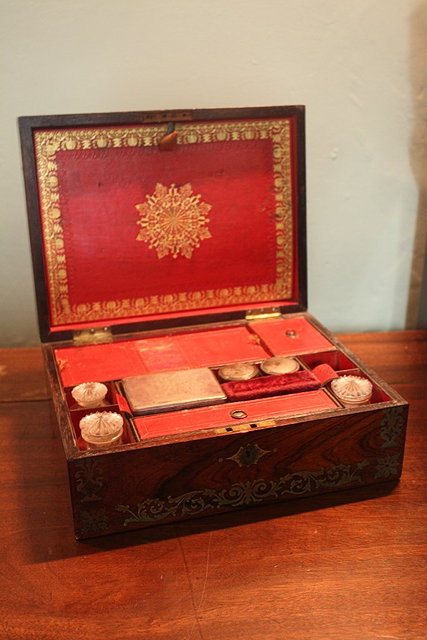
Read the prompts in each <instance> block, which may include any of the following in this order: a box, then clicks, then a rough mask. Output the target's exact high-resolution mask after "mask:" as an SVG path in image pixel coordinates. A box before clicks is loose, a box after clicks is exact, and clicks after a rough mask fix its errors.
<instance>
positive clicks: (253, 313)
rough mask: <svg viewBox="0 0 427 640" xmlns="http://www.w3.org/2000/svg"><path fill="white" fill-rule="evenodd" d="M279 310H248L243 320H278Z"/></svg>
mask: <svg viewBox="0 0 427 640" xmlns="http://www.w3.org/2000/svg"><path fill="white" fill-rule="evenodd" d="M280 316H281V313H280V309H278V308H277V307H271V308H270V309H249V311H247V312H246V315H245V320H268V319H269V318H279V317H280Z"/></svg>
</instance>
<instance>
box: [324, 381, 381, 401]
mask: <svg viewBox="0 0 427 640" xmlns="http://www.w3.org/2000/svg"><path fill="white" fill-rule="evenodd" d="M331 389H332V391H333V393H334V394H335V396H336V397H337V398H338V400H340V401H341V402H342V403H343V404H344V405H346V406H353V405H357V404H366V403H367V402H369V400H370V399H371V396H372V384H371V382H369V380H367V379H366V378H361V377H359V376H340V377H339V378H335V380H332V382H331Z"/></svg>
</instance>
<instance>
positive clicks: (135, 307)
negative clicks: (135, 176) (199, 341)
mask: <svg viewBox="0 0 427 640" xmlns="http://www.w3.org/2000/svg"><path fill="white" fill-rule="evenodd" d="M176 131H177V136H178V138H177V143H178V145H188V144H205V143H210V142H216V143H220V142H235V141H242V140H249V141H250V140H255V141H256V140H270V141H271V144H272V166H273V184H274V196H275V201H276V205H275V211H274V217H275V224H276V247H275V264H276V277H275V280H274V281H273V282H266V283H264V284H258V285H247V286H236V287H229V288H228V289H227V290H226V293H225V292H224V290H223V289H207V290H203V291H182V292H178V293H173V294H164V295H152V296H145V297H141V298H132V299H124V300H123V299H122V300H109V301H100V300H95V301H90V302H87V303H79V304H71V303H70V299H69V285H68V268H67V260H66V253H65V245H64V232H63V223H62V212H61V205H60V188H59V184H58V165H57V154H58V152H74V153H75V152H76V151H80V152H83V153H84V152H86V151H87V152H89V151H90V152H96V153H105V150H106V149H119V148H134V147H150V146H155V145H157V144H158V142H159V140H160V139H161V137H162V136H163V135H164V132H165V129H164V126H162V125H141V126H134V127H133V126H129V127H128V126H125V127H118V128H117V127H99V128H70V129H50V130H38V131H36V132H35V134H34V139H35V152H36V162H37V180H38V185H39V192H40V207H41V219H42V233H43V240H44V245H45V257H46V271H47V280H48V291H49V295H50V312H51V323H52V325H53V326H57V325H61V324H68V323H76V322H81V321H82V319H83V318H84V319H85V320H86V321H104V320H106V319H110V318H111V319H114V318H128V317H130V316H141V315H150V314H155V313H165V312H174V311H185V310H191V309H199V308H209V307H216V306H221V305H223V304H224V302H225V300H226V301H227V304H246V305H248V304H251V303H257V302H266V303H267V302H269V301H275V300H286V299H289V297H290V296H291V294H292V265H293V215H292V179H291V143H290V121H289V119H287V118H283V119H272V120H270V119H264V120H254V121H240V122H239V121H224V122H212V123H191V122H189V123H180V124H177V126H176ZM202 228H204V229H206V227H205V226H203V227H202ZM172 255H173V253H172Z"/></svg>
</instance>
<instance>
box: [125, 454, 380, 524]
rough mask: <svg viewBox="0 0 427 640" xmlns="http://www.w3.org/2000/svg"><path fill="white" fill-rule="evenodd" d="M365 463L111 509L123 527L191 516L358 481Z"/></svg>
mask: <svg viewBox="0 0 427 640" xmlns="http://www.w3.org/2000/svg"><path fill="white" fill-rule="evenodd" d="M368 465H369V462H368V460H362V461H361V462H359V463H357V464H355V465H350V464H338V465H335V466H333V467H329V468H328V469H325V468H322V469H319V471H297V472H295V473H288V474H286V475H285V476H283V477H281V478H279V480H262V479H258V480H247V481H246V482H236V483H235V484H232V485H231V486H230V487H228V488H226V489H219V490H216V489H202V490H199V491H189V492H188V493H184V494H182V495H180V496H177V497H175V498H174V497H171V496H169V497H168V498H166V499H164V500H162V499H160V498H147V499H146V500H143V501H142V502H139V503H138V504H137V505H136V506H135V507H133V508H132V507H130V506H129V505H123V504H118V505H116V507H115V509H116V511H121V512H122V513H124V514H127V516H128V517H127V518H125V520H124V521H123V526H124V527H126V526H127V525H128V524H134V523H138V522H156V521H157V520H164V519H165V518H176V517H185V516H195V515H198V514H200V513H202V512H203V511H207V510H208V509H219V508H222V507H241V506H249V505H251V504H258V503H260V502H263V501H265V500H274V499H276V498H280V497H281V496H284V495H285V494H291V495H295V496H297V495H304V494H306V493H310V492H312V491H316V490H318V489H323V488H325V489H327V488H338V487H342V486H345V485H348V484H352V483H354V482H361V481H362V477H361V475H360V473H361V471H362V470H363V469H364V468H365V467H366V466H368ZM389 471H390V469H389V467H387V469H384V470H383V469H381V470H379V473H383V474H384V473H386V472H389ZM377 477H380V476H377ZM386 477H387V476H386Z"/></svg>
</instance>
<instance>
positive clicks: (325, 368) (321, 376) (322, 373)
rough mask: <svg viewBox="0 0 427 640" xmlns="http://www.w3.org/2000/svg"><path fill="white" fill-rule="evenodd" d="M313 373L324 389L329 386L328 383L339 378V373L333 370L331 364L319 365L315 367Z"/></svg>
mask: <svg viewBox="0 0 427 640" xmlns="http://www.w3.org/2000/svg"><path fill="white" fill-rule="evenodd" d="M312 371H313V373H314V375H315V376H316V378H317V379H318V380H319V382H320V384H321V385H322V387H323V386H324V385H325V384H328V382H330V381H331V380H333V379H334V378H338V374H337V372H336V371H335V370H334V369H332V367H331V366H330V365H329V364H319V365H317V367H314V369H312Z"/></svg>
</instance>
